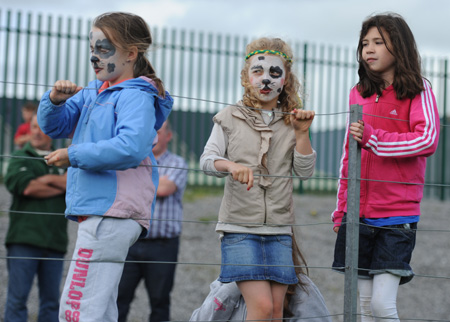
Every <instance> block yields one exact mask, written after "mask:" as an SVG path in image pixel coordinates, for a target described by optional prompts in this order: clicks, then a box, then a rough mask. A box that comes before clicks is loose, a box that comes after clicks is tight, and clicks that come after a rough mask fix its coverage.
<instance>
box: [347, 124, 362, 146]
mask: <svg viewBox="0 0 450 322" xmlns="http://www.w3.org/2000/svg"><path fill="white" fill-rule="evenodd" d="M349 131H350V134H351V135H353V138H354V139H355V140H356V141H358V142H361V141H362V137H363V134H364V121H362V120H359V121H358V122H355V123H352V124H350V127H349Z"/></svg>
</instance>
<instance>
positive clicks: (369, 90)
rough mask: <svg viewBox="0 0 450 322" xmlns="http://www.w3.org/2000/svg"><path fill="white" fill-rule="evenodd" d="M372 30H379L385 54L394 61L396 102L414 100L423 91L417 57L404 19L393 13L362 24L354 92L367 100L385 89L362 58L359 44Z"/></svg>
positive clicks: (414, 42)
mask: <svg viewBox="0 0 450 322" xmlns="http://www.w3.org/2000/svg"><path fill="white" fill-rule="evenodd" d="M372 27H376V28H377V29H378V32H379V33H380V35H381V37H382V38H383V41H384V44H385V45H386V48H387V50H388V51H389V52H390V53H391V54H392V55H393V56H394V58H395V62H394V82H393V84H392V85H393V86H394V90H395V92H396V94H397V99H399V100H402V99H404V98H410V99H412V98H414V97H415V96H416V95H417V94H419V93H420V92H421V91H423V90H424V86H423V80H422V75H421V61H420V55H419V52H418V50H417V45H416V41H415V40H414V35H413V33H412V32H411V29H410V28H409V26H408V24H407V23H406V21H405V20H404V19H403V17H402V16H400V15H398V14H395V13H385V14H379V15H375V16H372V17H369V18H368V19H366V20H365V21H364V22H363V24H362V28H361V33H360V36H359V42H358V49H357V57H358V62H359V69H358V74H359V82H358V84H357V88H358V91H359V93H360V94H361V96H362V97H369V96H371V95H373V94H375V93H377V94H378V95H381V93H382V90H383V89H384V87H385V83H384V80H383V79H382V78H381V76H380V75H379V74H378V73H375V72H372V71H371V70H370V69H369V66H368V65H367V63H366V62H365V61H364V60H363V58H362V51H363V45H362V40H363V38H364V37H365V36H366V35H367V33H368V32H369V29H370V28H372ZM387 38H388V39H387ZM388 40H389V41H388Z"/></svg>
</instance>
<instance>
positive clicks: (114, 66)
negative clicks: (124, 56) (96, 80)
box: [107, 63, 116, 73]
mask: <svg viewBox="0 0 450 322" xmlns="http://www.w3.org/2000/svg"><path fill="white" fill-rule="evenodd" d="M115 69H116V64H113V63H109V64H108V69H107V70H108V73H113V72H114V70H115Z"/></svg>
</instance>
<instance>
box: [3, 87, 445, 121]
mask: <svg viewBox="0 0 450 322" xmlns="http://www.w3.org/2000/svg"><path fill="white" fill-rule="evenodd" d="M0 83H4V84H13V85H25V86H38V87H46V88H53V86H54V85H46V84H37V83H25V82H10V81H2V80H0ZM123 88H129V87H126V86H125V87H123ZM83 89H86V90H99V89H98V88H95V87H83ZM170 96H172V97H176V98H181V99H188V100H194V101H199V102H206V103H213V104H219V105H224V106H237V107H244V108H247V109H250V110H254V111H263V110H264V109H261V108H256V107H251V106H245V105H238V104H236V103H225V102H221V101H216V100H211V99H204V98H196V97H189V96H183V95H175V94H170ZM272 112H273V113H279V114H283V115H294V113H291V112H284V111H277V110H273V111H272ZM340 114H350V111H343V112H330V113H315V116H330V115H340ZM362 114H363V115H367V116H372V117H378V118H383V119H389V120H394V121H400V122H409V120H403V119H398V118H393V117H387V116H381V115H374V114H369V113H364V112H363V113H362ZM440 126H441V127H448V126H450V124H440Z"/></svg>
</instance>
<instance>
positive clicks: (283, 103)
mask: <svg viewBox="0 0 450 322" xmlns="http://www.w3.org/2000/svg"><path fill="white" fill-rule="evenodd" d="M265 49H269V50H276V51H280V52H282V53H285V54H286V55H287V56H289V57H290V58H291V59H293V57H292V55H293V53H292V49H291V47H290V46H289V45H288V44H287V43H286V42H285V41H283V40H281V39H280V38H264V37H263V38H259V39H256V40H253V41H252V42H251V43H249V44H248V45H247V48H246V51H245V54H246V55H248V54H249V53H251V52H253V51H256V50H265ZM249 67H250V59H248V60H247V61H246V62H245V65H244V68H242V70H241V84H242V86H243V87H244V97H243V102H244V105H245V106H250V107H255V108H261V103H260V102H259V100H258V98H257V97H258V96H257V94H256V93H255V90H254V88H253V86H251V84H250V80H249V77H248V69H249ZM284 67H285V69H286V79H285V83H284V87H283V90H282V92H281V93H280V96H278V100H279V101H280V104H279V106H280V107H281V110H282V111H283V112H291V111H292V110H293V109H294V108H302V106H303V104H302V102H301V100H300V98H299V96H298V93H299V90H300V82H299V81H298V79H297V76H295V74H294V73H293V72H292V61H287V60H285V61H284ZM284 122H285V123H286V124H290V122H291V121H290V117H289V115H288V114H286V115H285V116H284Z"/></svg>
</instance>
